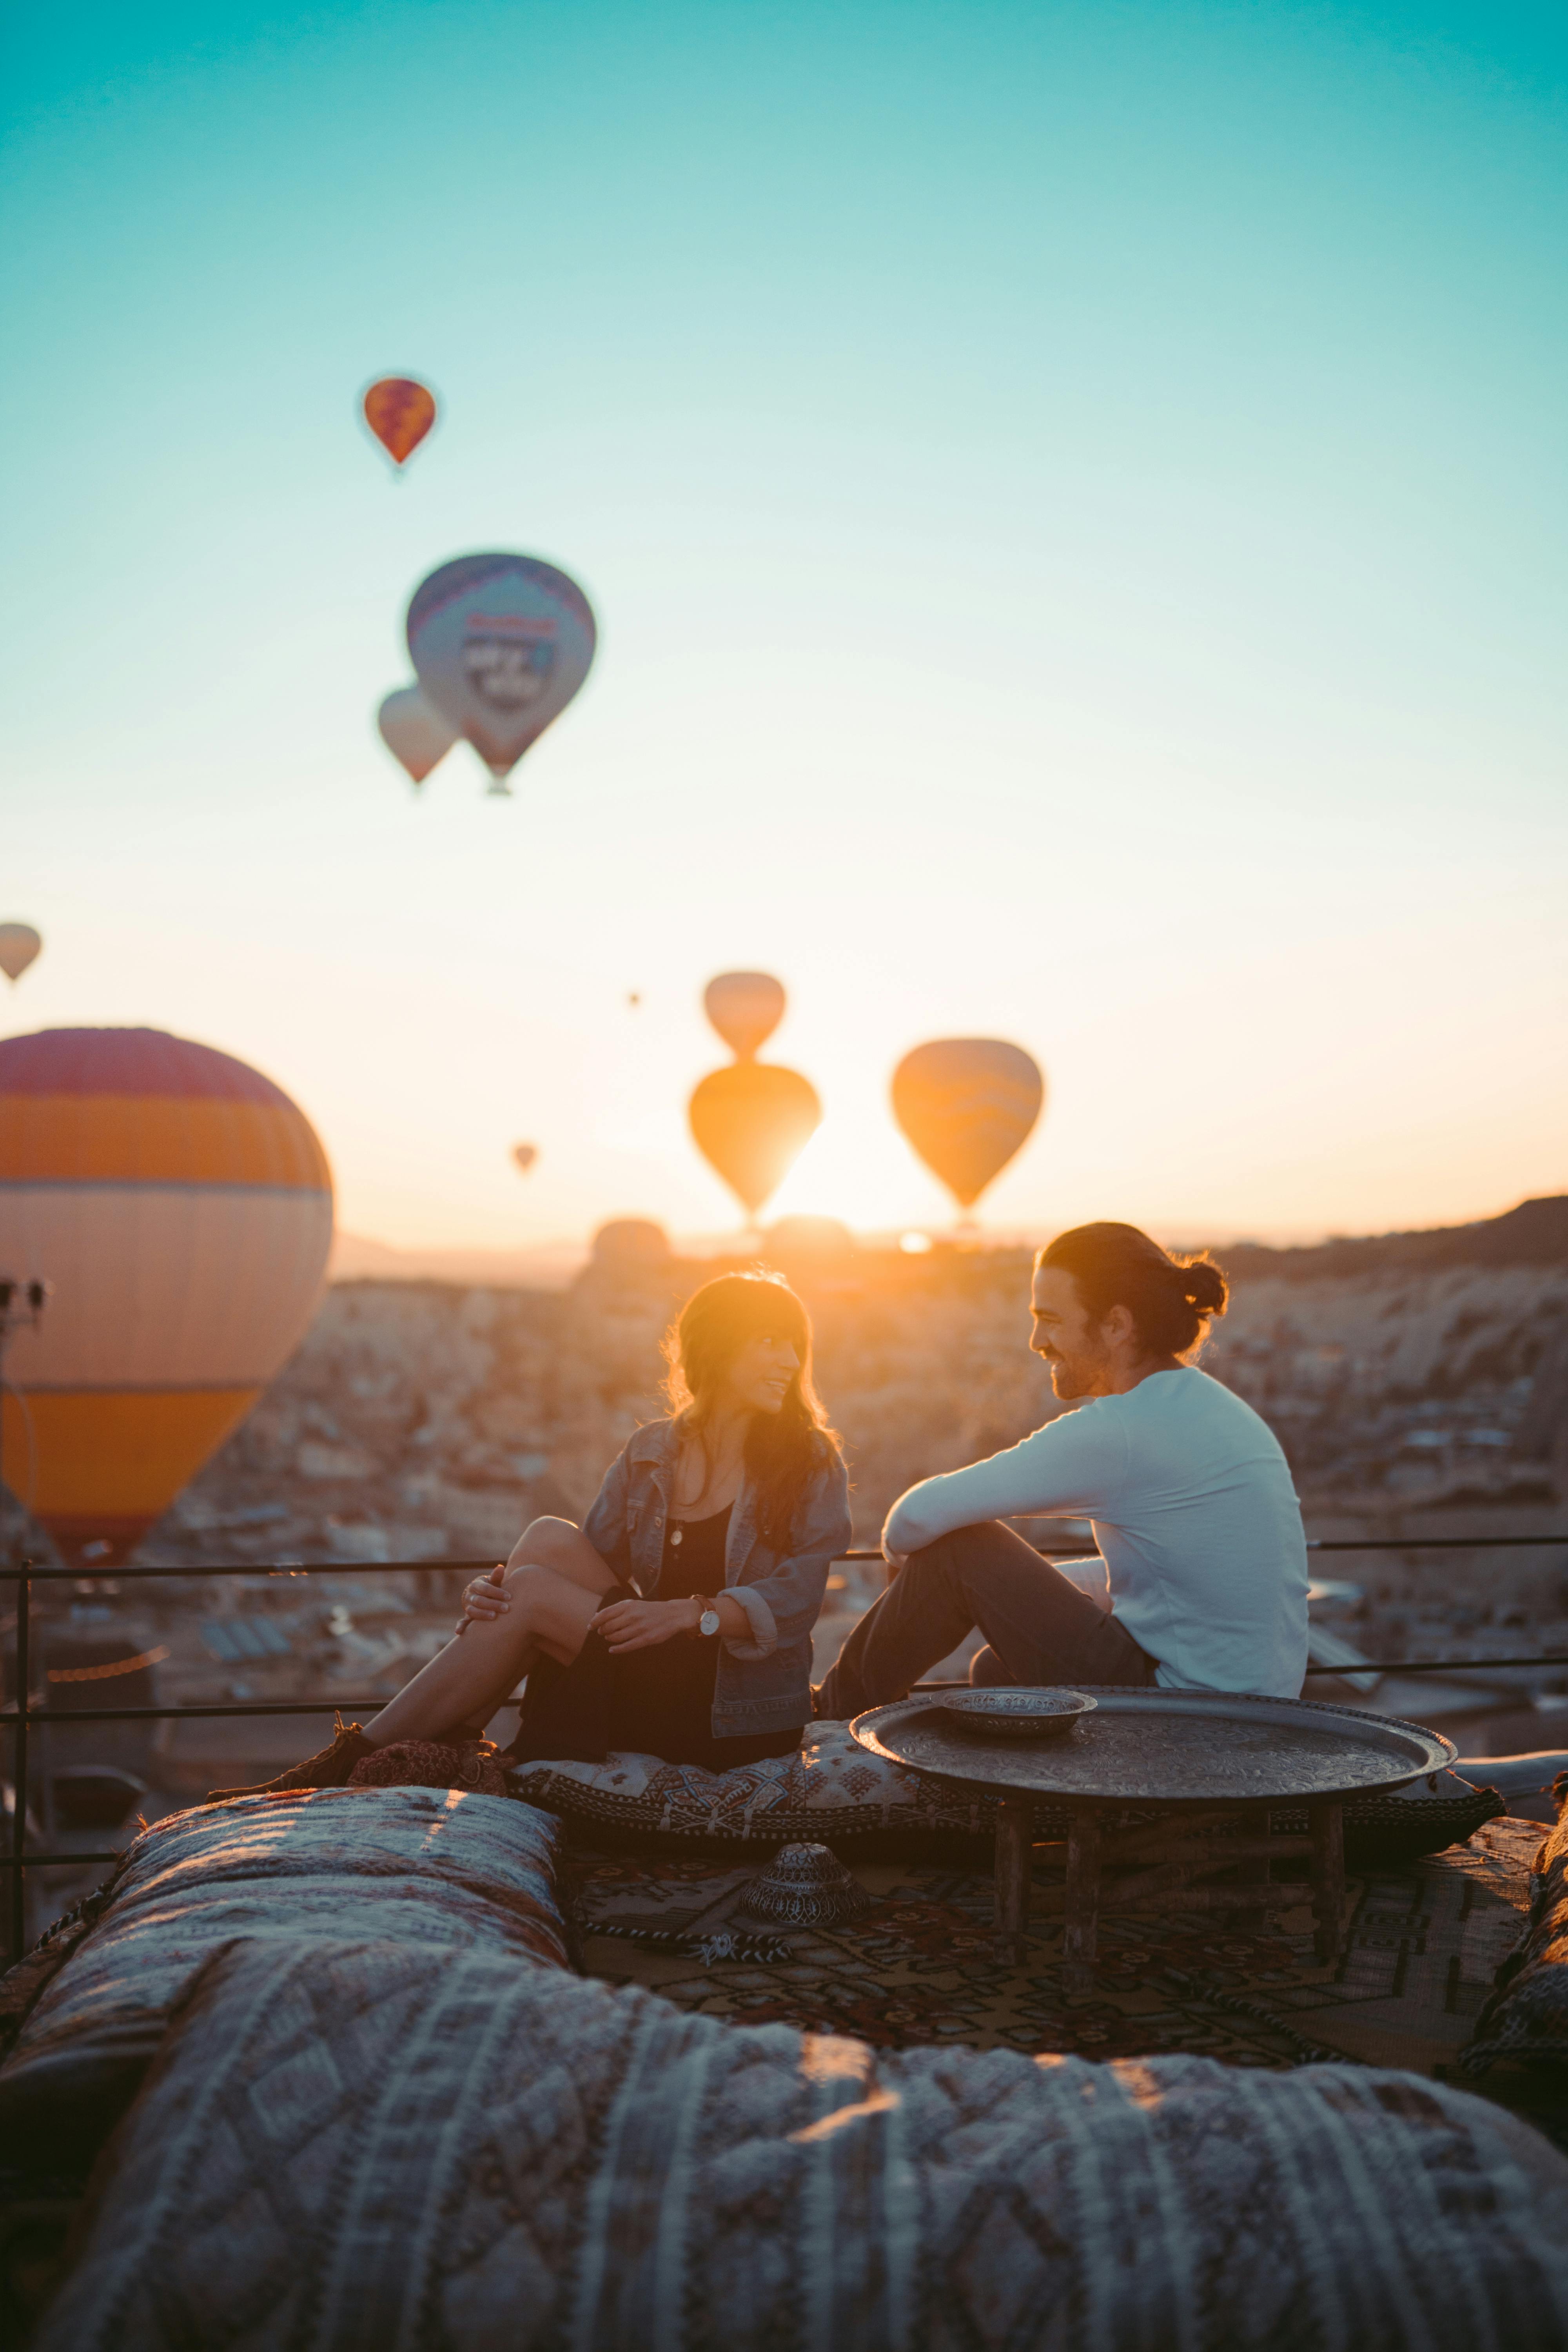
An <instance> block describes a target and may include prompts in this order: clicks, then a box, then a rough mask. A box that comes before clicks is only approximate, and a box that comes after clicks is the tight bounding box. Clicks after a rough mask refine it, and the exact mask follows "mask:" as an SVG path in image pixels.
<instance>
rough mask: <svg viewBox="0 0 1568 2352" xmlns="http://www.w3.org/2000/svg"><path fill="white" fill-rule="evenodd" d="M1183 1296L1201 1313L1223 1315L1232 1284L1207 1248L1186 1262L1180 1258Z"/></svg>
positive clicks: (1178, 1262)
mask: <svg viewBox="0 0 1568 2352" xmlns="http://www.w3.org/2000/svg"><path fill="white" fill-rule="evenodd" d="M1176 1263H1177V1266H1178V1268H1179V1279H1180V1283H1181V1291H1182V1297H1184V1299H1185V1300H1186V1302H1187V1305H1188V1306H1189V1307H1196V1308H1197V1310H1198V1313H1199V1314H1200V1315H1223V1314H1224V1313H1225V1309H1226V1300H1227V1299H1228V1298H1229V1297H1230V1285H1229V1283H1228V1282H1226V1278H1225V1276H1224V1275H1223V1274H1221V1272H1220V1270H1219V1268H1218V1266H1217V1265H1215V1262H1214V1260H1213V1258H1212V1257H1210V1255H1209V1254H1208V1252H1207V1251H1206V1250H1205V1251H1203V1252H1202V1254H1201V1255H1199V1256H1197V1257H1190V1258H1188V1259H1187V1260H1186V1262H1185V1263H1184V1264H1183V1262H1182V1261H1181V1260H1180V1259H1178V1260H1177V1261H1176Z"/></svg>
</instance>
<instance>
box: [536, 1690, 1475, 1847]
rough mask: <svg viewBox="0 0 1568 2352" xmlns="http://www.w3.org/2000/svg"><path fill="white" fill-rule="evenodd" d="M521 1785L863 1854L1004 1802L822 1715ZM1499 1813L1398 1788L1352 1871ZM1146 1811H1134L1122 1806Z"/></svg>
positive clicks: (634, 1812) (625, 1815)
mask: <svg viewBox="0 0 1568 2352" xmlns="http://www.w3.org/2000/svg"><path fill="white" fill-rule="evenodd" d="M510 1787H511V1789H512V1790H513V1791H514V1792H515V1794H516V1795H518V1796H520V1797H523V1798H525V1799H526V1800H527V1801H528V1802H529V1803H530V1804H531V1805H537V1806H539V1807H540V1808H541V1810H542V1811H544V1812H548V1813H559V1814H561V1815H563V1817H564V1818H565V1819H566V1820H568V1821H569V1822H573V1823H574V1824H575V1825H577V1826H578V1827H580V1828H582V1829H584V1830H585V1831H588V1832H592V1831H594V1830H610V1831H616V1832H636V1833H637V1834H638V1835H639V1836H654V1835H662V1836H666V1837H679V1838H683V1839H687V1840H692V1839H708V1840H712V1841H716V1842H717V1843H721V1844H731V1845H732V1844H735V1843H745V1842H747V1841H754V1842H755V1843H758V1844H768V1845H776V1844H779V1843H783V1842H784V1841H787V1840H789V1839H793V1838H814V1839H817V1840H819V1841H820V1842H821V1843H823V1844H825V1845H834V1846H843V1847H847V1848H848V1849H850V1850H851V1851H861V1852H868V1851H872V1850H875V1849H877V1848H887V1849H901V1850H902V1851H905V1852H907V1851H909V1850H910V1848H915V1847H919V1846H921V1845H922V1844H925V1845H930V1844H936V1843H943V1842H945V1841H949V1840H952V1839H953V1838H956V1837H964V1838H977V1837H989V1836H990V1835H991V1834H992V1831H993V1827H994V1817H995V1811H996V1805H995V1800H994V1798H990V1797H985V1796H983V1795H978V1794H976V1795H968V1794H965V1793H963V1791H961V1790H955V1789H949V1788H945V1787H944V1786H943V1785H942V1782H941V1781H940V1780H928V1779H927V1778H926V1777H925V1776H924V1775H923V1774H921V1773H919V1772H911V1771H910V1770H908V1769H906V1768H905V1767H904V1766H903V1765H900V1764H889V1763H888V1762H886V1761H884V1759H882V1758H880V1757H878V1756H873V1755H871V1754H869V1753H868V1750H867V1749H866V1748H862V1747H861V1746H860V1745H859V1743H858V1741H857V1740H855V1739H853V1738H851V1737H850V1734H849V1727H848V1725H847V1724H844V1723H819V1724H816V1725H814V1726H813V1727H811V1728H810V1729H809V1730H808V1731H807V1734H806V1737H805V1743H804V1745H803V1746H802V1748H801V1749H800V1751H799V1753H798V1754H797V1755H795V1756H773V1757H769V1758H767V1759H764V1760H763V1762H762V1763H760V1764H743V1765H738V1766H737V1767H736V1768H735V1769H733V1770H732V1771H729V1772H707V1771H704V1770H703V1769H702V1768H701V1767H700V1765H696V1764H665V1763H662V1762H661V1761H660V1759H658V1757H657V1756H634V1755H626V1754H619V1753H617V1754H614V1755H611V1756H609V1757H607V1758H606V1759H605V1762H604V1763H603V1764H573V1763H559V1762H545V1763H534V1764H525V1765H523V1766H521V1768H520V1769H518V1770H517V1771H515V1772H513V1773H512V1774H511V1776H510ZM1501 1811H1503V1804H1502V1800H1501V1798H1500V1797H1499V1796H1498V1794H1497V1792H1496V1791H1495V1790H1491V1789H1475V1788H1472V1787H1471V1786H1470V1784H1469V1783H1468V1781H1465V1780H1459V1779H1458V1777H1457V1776H1456V1775H1455V1774H1454V1773H1452V1772H1441V1773H1434V1774H1433V1775H1431V1777H1430V1779H1429V1780H1418V1781H1417V1782H1416V1783H1415V1786H1414V1788H1411V1789H1408V1790H1400V1791H1399V1792H1398V1793H1397V1794H1396V1795H1394V1796H1392V1797H1371V1798H1361V1799H1359V1800H1357V1801H1356V1802H1354V1803H1353V1804H1349V1805H1347V1806H1346V1807H1345V1859H1346V1861H1347V1862H1348V1864H1349V1865H1350V1867H1351V1868H1352V1870H1356V1869H1366V1868H1371V1867H1373V1866H1378V1865H1382V1866H1384V1867H1387V1866H1392V1865H1393V1864H1397V1863H1402V1862H1407V1861H1414V1860H1415V1857H1416V1856H1417V1855H1418V1854H1424V1853H1438V1852H1440V1851H1441V1849H1442V1848H1443V1847H1444V1846H1447V1845H1455V1844H1457V1843H1459V1842H1460V1841H1461V1840H1463V1839H1465V1838H1468V1836H1469V1834H1470V1832H1471V1831H1472V1830H1475V1829H1479V1827H1480V1825H1481V1823H1482V1822H1489V1821H1490V1820H1491V1819H1492V1817H1493V1816H1494V1815H1495V1814H1497V1813H1500V1812H1501ZM1148 1818H1151V1816H1149V1815H1147V1814H1141V1813H1138V1812H1136V1811H1131V1810H1129V1811H1126V1812H1124V1813H1120V1814H1118V1815H1116V1816H1115V1819H1116V1820H1117V1821H1119V1822H1136V1821H1141V1820H1144V1819H1148ZM1273 1820H1274V1826H1275V1829H1276V1830H1277V1832H1279V1834H1280V1835H1281V1836H1298V1835H1305V1833H1306V1828H1307V1816H1306V1814H1305V1812H1304V1811H1300V1810H1296V1811H1292V1810H1291V1809H1290V1808H1289V1807H1281V1808H1280V1809H1279V1811H1277V1812H1276V1813H1275V1814H1274V1816H1273ZM1067 1831H1068V1823H1067V1816H1066V1814H1065V1813H1063V1812H1062V1811H1060V1810H1059V1808H1058V1807H1056V1806H1053V1805H1049V1804H1043V1803H1042V1804H1040V1805H1037V1807H1036V1809H1035V1835H1036V1836H1037V1838H1040V1839H1048V1838H1063V1837H1066V1835H1067Z"/></svg>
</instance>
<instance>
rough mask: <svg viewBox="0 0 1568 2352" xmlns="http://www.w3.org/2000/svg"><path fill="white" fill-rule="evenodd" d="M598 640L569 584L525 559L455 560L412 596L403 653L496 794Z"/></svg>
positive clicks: (554, 713) (584, 604)
mask: <svg viewBox="0 0 1568 2352" xmlns="http://www.w3.org/2000/svg"><path fill="white" fill-rule="evenodd" d="M597 635H598V633H597V630H596V628H595V622H594V614H593V612H592V609H591V608H590V606H589V604H588V600H587V598H586V597H585V596H584V593H583V591H582V590H581V588H579V587H578V585H577V583H576V582H575V581H574V580H571V579H569V578H568V577H567V575H566V573H565V572H558V571H557V570H556V569H555V566H554V565H553V564H552V563H542V562H540V561H539V560H538V558H537V557H535V556H531V555H463V556H459V557H458V560H457V561H456V562H452V563H443V564H442V565H441V567H440V569H439V570H438V571H437V572H431V574H430V576H429V578H428V579H427V580H426V581H425V582H424V583H422V585H421V586H420V587H418V588H417V589H416V591H415V593H414V599H413V602H412V603H411V604H410V605H409V607H408V651H409V655H410V656H411V658H412V660H413V663H414V670H415V675H416V677H417V678H418V680H419V683H420V685H421V686H422V687H423V688H424V689H425V693H426V698H427V699H428V700H429V701H431V702H433V703H434V704H435V705H436V708H437V709H438V710H440V711H443V712H445V714H446V716H447V718H448V719H450V720H451V722H452V724H453V726H454V727H456V728H457V730H458V733H459V734H462V735H466V736H467V737H468V741H469V742H470V743H471V744H472V745H473V747H474V749H475V751H477V752H478V753H479V757H480V759H481V760H483V761H484V762H485V764H486V766H487V767H488V768H489V771H490V773H491V774H492V775H493V776H494V778H495V779H496V782H497V783H498V785H499V784H500V782H501V781H502V779H503V778H504V777H505V776H506V775H507V773H508V772H509V771H510V769H512V768H514V767H515V766H516V765H517V762H518V761H519V760H521V757H522V755H523V753H524V752H525V751H527V750H528V747H529V745H530V744H531V743H534V742H537V740H539V738H540V736H541V735H542V734H543V732H544V730H545V729H546V728H547V727H548V726H549V724H550V722H551V720H552V719H559V717H560V716H561V713H562V712H563V710H564V709H565V708H566V705H567V704H568V703H569V702H570V701H571V699H572V698H573V696H574V694H575V693H576V691H577V689H578V688H579V687H580V686H581V685H582V683H583V681H584V678H585V677H587V675H588V671H589V668H590V667H591V666H592V663H593V659H594V647H595V643H596V642H597Z"/></svg>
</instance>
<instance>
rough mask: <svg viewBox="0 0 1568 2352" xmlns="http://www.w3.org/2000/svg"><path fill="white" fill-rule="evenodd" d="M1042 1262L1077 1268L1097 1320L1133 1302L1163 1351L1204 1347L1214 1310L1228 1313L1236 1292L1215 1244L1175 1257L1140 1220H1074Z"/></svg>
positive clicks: (1150, 1338)
mask: <svg viewBox="0 0 1568 2352" xmlns="http://www.w3.org/2000/svg"><path fill="white" fill-rule="evenodd" d="M1035 1265H1036V1267H1037V1268H1038V1267H1040V1266H1055V1267H1058V1269H1059V1270H1060V1271H1061V1272H1062V1273H1063V1274H1070V1275H1071V1276H1072V1278H1073V1282H1074V1285H1075V1286H1076V1287H1077V1290H1078V1295H1079V1298H1081V1299H1082V1301H1083V1305H1084V1309H1085V1312H1086V1313H1087V1314H1089V1315H1091V1316H1092V1317H1093V1318H1094V1319H1095V1321H1096V1322H1100V1321H1102V1320H1103V1319H1104V1318H1105V1317H1106V1316H1107V1315H1109V1314H1110V1310H1111V1308H1112V1307H1126V1309H1127V1311H1128V1313H1129V1314H1130V1315H1131V1318H1132V1320H1133V1322H1134V1323H1135V1324H1136V1325H1137V1327H1138V1337H1139V1338H1140V1339H1142V1342H1143V1345H1144V1346H1145V1348H1147V1349H1148V1350H1149V1352H1150V1354H1151V1355H1155V1356H1188V1355H1191V1354H1193V1353H1194V1351H1195V1350H1196V1349H1199V1348H1201V1347H1202V1345H1203V1343H1204V1341H1205V1339H1207V1338H1208V1329H1209V1318H1210V1316H1211V1315H1223V1314H1224V1313H1225V1307H1226V1299H1227V1298H1228V1297H1229V1296H1230V1286H1229V1284H1228V1283H1227V1282H1226V1278H1225V1276H1224V1275H1223V1274H1222V1273H1221V1272H1220V1270H1219V1268H1218V1266H1217V1265H1215V1262H1214V1260H1213V1259H1212V1258H1211V1257H1210V1255H1209V1254H1208V1252H1207V1250H1200V1251H1198V1252H1197V1254H1196V1255H1194V1256H1192V1257H1173V1255H1172V1254H1171V1252H1170V1251H1169V1250H1163V1249H1162V1248H1161V1247H1160V1244H1159V1243H1158V1242H1156V1241H1152V1240H1151V1239H1150V1237H1149V1235H1148V1234H1143V1233H1140V1232H1139V1230H1138V1228H1137V1226H1136V1225H1116V1224H1100V1225H1074V1226H1073V1227H1072V1228H1071V1230H1070V1232H1068V1233H1065V1234H1058V1235H1057V1237H1056V1239H1055V1241H1054V1242H1047V1244H1046V1246H1045V1248H1044V1249H1043V1250H1042V1251H1041V1252H1040V1254H1039V1255H1038V1256H1037V1258H1036V1260H1035Z"/></svg>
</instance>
